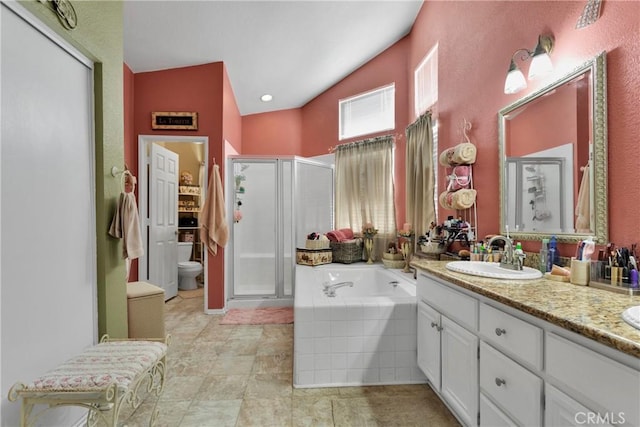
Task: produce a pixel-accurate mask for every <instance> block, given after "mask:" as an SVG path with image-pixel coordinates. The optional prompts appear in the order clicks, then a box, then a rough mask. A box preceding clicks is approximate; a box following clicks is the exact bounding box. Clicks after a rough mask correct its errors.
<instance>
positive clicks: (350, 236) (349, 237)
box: [338, 228, 353, 240]
mask: <svg viewBox="0 0 640 427" xmlns="http://www.w3.org/2000/svg"><path fill="white" fill-rule="evenodd" d="M338 231H339V232H340V233H342V235H343V236H344V239H345V240H352V239H353V230H352V229H350V228H341V229H339V230H338Z"/></svg>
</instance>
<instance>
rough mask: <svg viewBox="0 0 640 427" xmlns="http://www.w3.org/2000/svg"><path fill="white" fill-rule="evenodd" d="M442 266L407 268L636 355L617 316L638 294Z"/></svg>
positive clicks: (636, 340)
mask: <svg viewBox="0 0 640 427" xmlns="http://www.w3.org/2000/svg"><path fill="white" fill-rule="evenodd" d="M446 264H447V262H446V261H429V260H424V259H415V258H414V260H413V261H412V262H411V265H412V266H413V267H417V268H419V269H421V270H424V271H425V272H427V273H430V274H431V275H433V276H436V277H439V278H441V279H444V280H446V281H447V282H450V283H453V284H454V285H457V286H460V287H462V288H465V289H468V290H469V291H472V292H475V293H477V294H479V295H483V296H485V297H487V298H490V299H492V300H495V301H498V302H500V303H503V304H505V305H508V306H510V307H513V308H516V309H518V310H520V311H523V312H525V313H528V314H530V315H532V316H535V317H538V318H540V319H543V320H546V321H548V322H549V323H552V324H554V325H557V326H560V327H562V328H564V329H568V330H570V331H573V332H576V333H578V334H581V335H583V336H585V337H587V338H591V339H593V340H595V341H597V342H599V343H602V344H604V345H607V346H609V347H613V348H615V349H617V350H620V351H621V352H623V353H626V354H629V355H631V356H635V357H640V330H639V329H636V328H634V327H632V326H631V325H629V324H627V323H626V322H625V321H624V320H622V317H621V313H622V312H623V311H624V310H626V309H627V308H629V307H633V306H636V305H640V296H629V295H623V294H618V293H615V292H611V291H607V290H602V289H595V288H591V287H588V286H577V285H572V284H571V283H563V282H556V281H553V280H548V279H544V278H541V279H536V280H526V281H522V280H517V281H513V280H496V279H488V278H484V277H478V276H469V275H467V274H463V273H456V272H454V271H450V270H447V269H446V268H445V265H446Z"/></svg>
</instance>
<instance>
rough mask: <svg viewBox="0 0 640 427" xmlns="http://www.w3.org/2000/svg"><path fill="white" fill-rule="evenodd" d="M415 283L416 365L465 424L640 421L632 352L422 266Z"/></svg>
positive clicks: (637, 366) (639, 371) (639, 367)
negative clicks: (598, 340)
mask: <svg viewBox="0 0 640 427" xmlns="http://www.w3.org/2000/svg"><path fill="white" fill-rule="evenodd" d="M469 280H473V279H469ZM416 286H417V289H416V293H417V296H418V317H417V319H418V325H417V331H418V337H417V349H418V356H417V357H418V366H419V367H420V368H421V369H422V370H423V372H424V373H425V375H426V376H427V378H428V380H429V382H430V384H431V386H432V388H433V389H434V391H436V393H438V394H439V396H440V397H441V398H442V400H443V401H444V402H445V404H447V405H448V406H449V408H450V409H451V410H452V411H453V412H454V414H455V415H456V417H457V418H458V419H459V420H460V421H461V422H462V423H463V424H464V425H474V426H475V425H480V426H491V427H494V426H518V425H526V426H529V425H530V426H534V425H535V426H543V425H544V426H548V427H553V426H568V425H569V426H572V425H575V426H578V425H585V424H588V425H625V426H638V425H640V404H639V403H638V402H640V359H638V358H637V357H634V356H630V355H629V354H625V353H623V352H620V351H617V350H615V349H613V348H611V347H609V346H605V345H603V344H601V343H598V342H596V341H594V340H591V339H589V338H586V337H585V336H582V335H580V334H576V333H574V332H571V331H569V330H568V329H566V328H563V327H561V326H559V325H557V324H553V323H551V322H548V321H545V320H543V319H540V318H538V317H535V316H532V315H530V314H528V313H525V312H523V311H521V310H518V309H516V308H514V307H511V306H509V305H508V301H507V300H506V299H504V300H502V301H504V302H505V303H502V302H498V301H497V300H496V299H499V298H500V295H495V299H494V298H489V297H487V296H485V295H481V294H478V293H476V292H473V291H471V290H469V289H465V288H463V287H461V286H458V285H457V284H456V283H454V281H451V282H449V281H447V280H444V279H443V278H441V277H437V276H435V275H432V274H429V272H427V271H420V273H419V275H418V281H417V285H416ZM513 286H527V285H513ZM531 286H533V285H531ZM568 289H569V290H570V288H568ZM549 305H550V306H552V305H553V303H552V302H550V303H549Z"/></svg>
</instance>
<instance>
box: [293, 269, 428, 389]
mask: <svg viewBox="0 0 640 427" xmlns="http://www.w3.org/2000/svg"><path fill="white" fill-rule="evenodd" d="M345 282H353V286H350V285H349V284H347V285H346V286H339V287H337V288H336V289H335V296H329V295H327V293H326V292H324V285H331V284H342V283H345ZM416 310H417V309H416V289H415V281H413V280H412V278H411V276H410V275H408V274H403V273H401V272H400V271H399V270H387V269H385V268H384V267H383V266H382V265H378V264H375V265H373V266H370V265H364V264H356V265H336V264H327V265H322V266H317V267H309V266H302V265H298V266H296V295H295V304H294V318H295V323H294V378H293V381H294V387H299V388H304V387H339V386H356V385H383V384H416V383H425V382H426V378H425V376H424V374H423V373H422V371H420V369H419V368H418V365H417V360H416V315H417V314H416V313H417V311H416Z"/></svg>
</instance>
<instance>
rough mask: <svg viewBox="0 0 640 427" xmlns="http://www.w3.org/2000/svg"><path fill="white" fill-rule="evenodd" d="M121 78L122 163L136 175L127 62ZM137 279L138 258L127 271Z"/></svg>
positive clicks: (132, 87)
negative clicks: (122, 97)
mask: <svg viewBox="0 0 640 427" xmlns="http://www.w3.org/2000/svg"><path fill="white" fill-rule="evenodd" d="M122 78H123V80H124V84H123V87H124V163H125V165H127V166H128V167H129V169H130V170H131V171H133V174H134V175H135V176H138V162H137V160H136V159H137V157H138V155H137V149H136V147H137V146H138V144H136V139H137V138H136V132H135V126H134V123H135V120H134V118H133V115H134V111H133V110H134V95H135V84H134V80H135V77H134V74H133V72H132V71H131V69H130V68H129V67H128V66H127V64H123V72H122ZM137 280H138V260H137V259H134V260H133V262H131V270H130V271H129V282H135V281H137Z"/></svg>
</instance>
